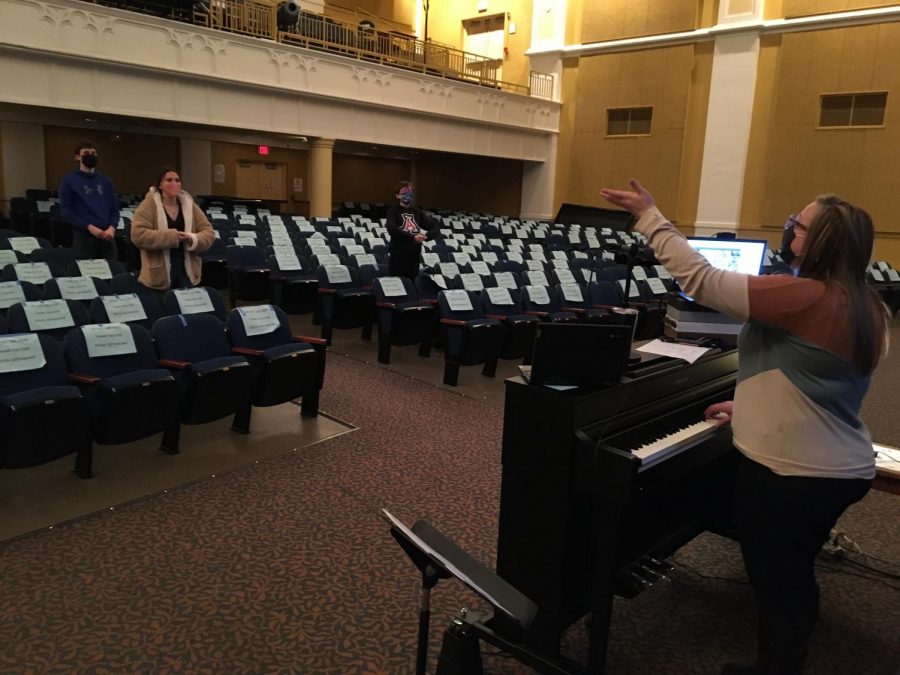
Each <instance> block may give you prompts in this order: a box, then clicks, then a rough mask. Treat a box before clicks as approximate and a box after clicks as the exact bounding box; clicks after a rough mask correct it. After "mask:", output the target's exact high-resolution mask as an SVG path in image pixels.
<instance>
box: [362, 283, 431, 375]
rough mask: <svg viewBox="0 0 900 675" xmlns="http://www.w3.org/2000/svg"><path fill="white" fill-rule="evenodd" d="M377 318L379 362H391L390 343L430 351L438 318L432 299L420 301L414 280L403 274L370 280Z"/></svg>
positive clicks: (428, 353) (423, 351) (421, 351)
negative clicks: (413, 345)
mask: <svg viewBox="0 0 900 675" xmlns="http://www.w3.org/2000/svg"><path fill="white" fill-rule="evenodd" d="M372 292H373V293H374V298H375V312H376V318H377V322H378V362H379V363H390V362H391V345H411V344H418V345H419V356H429V355H430V354H431V338H432V335H433V333H434V328H435V324H436V322H437V312H436V311H435V307H434V305H433V304H432V303H430V302H427V301H422V300H420V299H419V297H418V294H417V293H416V288H415V285H414V284H413V282H412V281H411V280H409V279H406V278H404V277H378V278H376V279H373V281H372Z"/></svg>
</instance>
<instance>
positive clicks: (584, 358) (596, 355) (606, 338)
mask: <svg viewBox="0 0 900 675" xmlns="http://www.w3.org/2000/svg"><path fill="white" fill-rule="evenodd" d="M631 333H632V326H630V325H628V326H623V325H606V324H580V323H541V324H539V325H538V329H537V334H536V335H535V338H534V354H533V356H532V359H531V372H530V374H529V378H528V381H529V383H530V384H538V385H544V384H550V385H569V386H577V387H602V386H606V385H610V384H617V383H618V382H619V381H620V380H621V379H622V374H623V373H624V372H625V368H626V366H627V365H628V357H629V355H630V354H631Z"/></svg>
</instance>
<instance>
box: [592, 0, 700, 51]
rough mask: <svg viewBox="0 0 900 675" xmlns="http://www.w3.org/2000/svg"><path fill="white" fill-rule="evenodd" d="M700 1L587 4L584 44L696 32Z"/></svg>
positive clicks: (633, 0) (623, 0) (612, 0)
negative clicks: (688, 31) (694, 30)
mask: <svg viewBox="0 0 900 675" xmlns="http://www.w3.org/2000/svg"><path fill="white" fill-rule="evenodd" d="M699 7H700V3H699V2H698V0H605V1H604V2H585V3H584V14H583V20H582V28H581V30H582V41H583V42H599V41H601V40H618V39H621V38H629V37H637V36H639V35H658V34H660V33H675V32H679V31H686V30H693V29H694V28H696V27H697V22H698V19H699Z"/></svg>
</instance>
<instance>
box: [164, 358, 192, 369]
mask: <svg viewBox="0 0 900 675" xmlns="http://www.w3.org/2000/svg"><path fill="white" fill-rule="evenodd" d="M159 365H161V366H165V367H166V368H174V369H176V370H184V369H185V368H187V367H188V366H190V365H191V362H190V361H176V360H175V359H160V360H159Z"/></svg>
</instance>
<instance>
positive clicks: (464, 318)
mask: <svg viewBox="0 0 900 675" xmlns="http://www.w3.org/2000/svg"><path fill="white" fill-rule="evenodd" d="M438 312H439V314H440V325H441V334H442V338H443V343H444V379H443V382H444V384H447V385H450V386H451V387H455V386H456V385H457V383H458V381H459V367H460V366H471V365H475V364H478V363H483V364H484V367H483V368H482V370H481V374H482V375H485V376H486V377H494V374H495V373H496V371H497V359H498V358H499V357H500V351H501V350H502V348H503V341H504V338H505V336H506V328H505V327H504V325H503V324H502V323H501V322H500V321H498V320H497V319H489V318H487V317H485V315H484V310H483V309H482V305H481V299H480V298H479V296H478V293H474V292H471V291H465V290H461V289H457V290H449V291H441V293H440V295H439V296H438Z"/></svg>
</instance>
